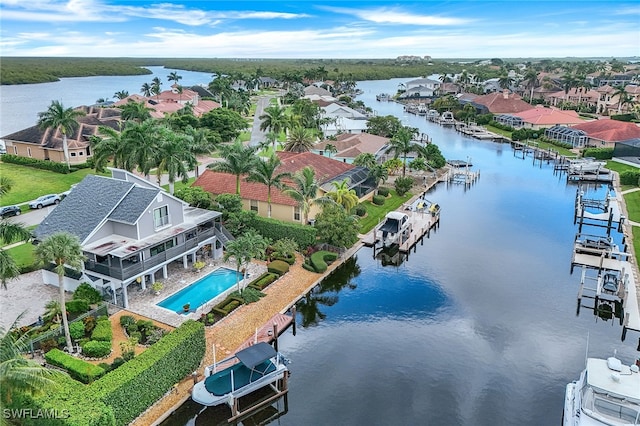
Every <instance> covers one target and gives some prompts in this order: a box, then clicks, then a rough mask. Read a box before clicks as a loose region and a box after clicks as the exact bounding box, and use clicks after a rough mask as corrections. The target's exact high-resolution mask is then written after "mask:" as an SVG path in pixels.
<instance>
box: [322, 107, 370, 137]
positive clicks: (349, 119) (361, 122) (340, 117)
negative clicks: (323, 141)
mask: <svg viewBox="0 0 640 426" xmlns="http://www.w3.org/2000/svg"><path fill="white" fill-rule="evenodd" d="M320 118H321V120H322V122H323V124H322V125H321V126H320V128H321V129H322V132H323V134H324V135H325V137H329V136H334V135H337V134H341V133H362V132H365V131H366V130H367V122H368V117H367V116H366V115H365V114H363V113H361V112H358V111H356V110H355V109H353V108H349V107H348V106H346V105H342V104H338V103H331V104H328V105H326V106H322V107H321V108H320Z"/></svg>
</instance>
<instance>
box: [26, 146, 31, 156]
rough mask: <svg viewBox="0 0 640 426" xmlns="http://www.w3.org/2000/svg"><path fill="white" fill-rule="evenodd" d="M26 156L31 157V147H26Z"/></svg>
mask: <svg viewBox="0 0 640 426" xmlns="http://www.w3.org/2000/svg"><path fill="white" fill-rule="evenodd" d="M27 156H29V157H31V148H27Z"/></svg>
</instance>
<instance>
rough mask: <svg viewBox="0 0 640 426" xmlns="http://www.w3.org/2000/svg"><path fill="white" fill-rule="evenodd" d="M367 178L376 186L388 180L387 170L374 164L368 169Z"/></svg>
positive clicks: (380, 165)
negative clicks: (371, 179)
mask: <svg viewBox="0 0 640 426" xmlns="http://www.w3.org/2000/svg"><path fill="white" fill-rule="evenodd" d="M369 176H370V177H372V178H373V180H374V181H375V182H376V186H378V185H379V184H380V183H384V182H386V180H387V179H389V170H387V168H386V167H384V166H383V165H382V164H375V165H374V166H373V167H371V168H370V169H369Z"/></svg>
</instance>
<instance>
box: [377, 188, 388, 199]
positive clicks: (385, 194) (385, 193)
mask: <svg viewBox="0 0 640 426" xmlns="http://www.w3.org/2000/svg"><path fill="white" fill-rule="evenodd" d="M389 192H390V191H389V188H387V187H385V186H381V187H379V188H378V195H382V196H383V197H388V196H389Z"/></svg>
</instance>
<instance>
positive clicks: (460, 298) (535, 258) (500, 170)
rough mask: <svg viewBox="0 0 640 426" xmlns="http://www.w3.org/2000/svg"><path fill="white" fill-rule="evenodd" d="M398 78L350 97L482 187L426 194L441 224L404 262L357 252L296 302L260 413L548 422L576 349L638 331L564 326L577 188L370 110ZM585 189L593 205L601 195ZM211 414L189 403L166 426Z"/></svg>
mask: <svg viewBox="0 0 640 426" xmlns="http://www.w3.org/2000/svg"><path fill="white" fill-rule="evenodd" d="M401 81H404V80H391V81H388V80H386V81H367V82H360V83H359V84H358V87H359V88H361V89H362V90H363V91H364V93H363V94H362V95H361V96H360V97H359V99H362V100H363V101H364V102H365V103H366V105H368V106H371V107H372V108H374V109H375V110H376V112H377V114H378V115H388V114H392V115H395V116H397V117H399V118H401V120H402V121H403V124H405V125H408V126H412V127H417V128H419V129H420V131H421V132H424V133H427V134H428V135H429V137H430V138H431V139H432V140H433V141H434V142H435V143H436V144H438V146H439V147H440V149H441V151H442V152H443V154H444V155H445V157H446V158H448V159H460V160H470V161H471V162H472V163H473V169H474V170H480V179H479V180H478V181H477V182H476V183H475V184H474V185H472V186H471V187H467V188H465V187H464V186H463V185H446V184H439V185H438V186H437V187H436V188H435V189H433V190H431V191H430V192H429V193H428V194H427V198H429V199H430V200H432V201H435V202H437V203H438V204H440V205H441V206H442V213H441V224H440V227H439V228H438V229H437V232H435V233H433V232H432V233H431V236H430V238H429V239H425V240H424V243H423V244H418V245H417V246H416V249H415V252H411V253H410V255H409V256H408V258H404V259H403V258H400V259H398V257H397V256H395V257H394V256H393V253H389V258H387V259H386V261H384V262H383V261H382V260H379V259H376V258H374V256H373V252H372V249H371V248H362V249H360V250H359V251H358V253H357V254H356V256H354V258H353V259H352V260H351V261H349V262H347V263H346V264H345V265H344V266H343V267H341V268H340V269H338V270H337V271H336V272H335V273H334V274H333V275H332V276H330V277H329V278H327V279H326V280H325V281H324V282H323V283H322V285H321V286H320V287H318V288H316V289H315V290H314V291H313V292H311V293H310V294H308V295H306V296H305V297H304V298H303V299H302V300H301V301H300V303H299V304H298V318H297V321H298V324H299V325H298V329H297V335H296V336H295V337H294V336H292V335H291V333H290V332H288V333H286V334H285V335H284V336H283V337H282V338H281V339H280V342H279V343H280V344H279V348H280V350H281V351H282V352H284V353H285V354H286V355H287V356H288V357H289V358H290V359H291V360H292V364H291V365H290V369H291V372H292V373H291V377H290V380H289V395H288V401H287V402H288V403H287V405H286V407H285V405H284V401H280V402H279V403H278V405H274V410H275V409H279V414H278V413H271V412H268V415H271V416H272V417H271V418H272V419H275V418H277V420H273V421H272V422H273V424H279V425H437V426H440V425H488V426H489V425H491V426H494V425H516V424H518V425H531V426H540V425H557V424H560V422H561V418H562V407H563V398H564V390H565V386H566V384H567V383H568V382H570V381H572V380H575V379H577V378H578V376H579V374H580V371H581V370H582V369H583V367H584V363H585V354H586V353H587V352H588V354H589V356H597V357H608V356H610V355H612V354H613V351H614V350H617V351H618V356H619V357H620V358H622V359H623V360H624V361H625V362H627V363H631V362H633V361H634V360H635V359H636V358H635V357H636V356H637V352H636V344H637V335H636V334H635V333H633V332H632V333H629V335H628V336H627V340H626V341H625V342H622V341H621V338H620V337H621V331H622V330H621V327H620V324H619V322H618V320H617V319H614V320H603V319H601V318H599V317H597V316H594V314H593V311H592V310H589V309H586V308H582V309H581V311H580V314H579V315H576V307H577V292H578V286H579V279H580V271H579V270H577V271H574V273H573V275H572V274H570V262H571V255H572V247H573V240H574V237H575V234H576V232H577V226H576V225H574V224H573V212H574V210H573V206H574V199H575V194H576V190H577V186H575V185H568V184H567V183H566V178H565V176H564V175H558V174H554V172H553V168H552V166H550V165H542V167H540V164H539V163H536V165H535V166H534V165H533V161H532V158H531V157H526V158H525V159H524V160H523V159H521V158H517V157H515V156H514V154H513V151H512V150H511V147H510V145H508V144H500V143H494V142H486V141H478V140H474V139H469V138H466V137H464V136H462V135H460V134H458V133H456V132H455V131H454V130H452V129H448V128H443V127H440V126H438V125H435V124H432V123H429V122H427V121H426V120H425V119H424V117H420V116H415V115H406V114H404V112H403V108H402V106H401V105H399V104H395V103H386V102H385V103H381V102H377V101H376V100H375V95H376V94H378V93H383V92H388V93H389V92H392V93H393V92H395V90H396V88H397V84H398V83H399V82H401ZM583 190H584V191H586V193H587V196H588V197H589V198H594V199H604V197H605V196H606V193H607V191H608V188H606V187H604V186H590V187H584V188H583ZM583 231H584V232H592V233H596V234H601V233H603V232H604V231H603V230H602V229H586V228H585V229H583ZM616 238H617V240H618V241H619V240H620V237H619V236H617V237H616ZM389 259H391V261H389ZM383 263H384V264H385V265H383ZM268 415H267V414H265V415H263V417H264V418H266V417H268ZM259 416H260V415H259ZM223 417H224V416H222V414H221V413H220V411H219V410H217V411H216V410H212V409H206V410H203V409H202V407H199V406H197V405H195V404H193V403H187V404H185V406H183V407H182V408H181V409H180V410H178V412H176V413H175V414H173V415H172V416H171V417H170V418H169V419H168V420H167V421H166V422H165V423H164V425H193V424H197V425H208V424H217V423H218V422H221V421H223V420H224V418H223Z"/></svg>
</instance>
